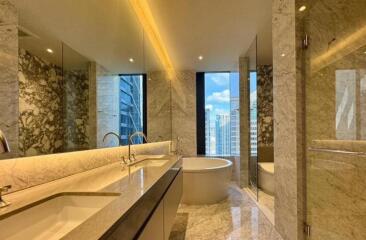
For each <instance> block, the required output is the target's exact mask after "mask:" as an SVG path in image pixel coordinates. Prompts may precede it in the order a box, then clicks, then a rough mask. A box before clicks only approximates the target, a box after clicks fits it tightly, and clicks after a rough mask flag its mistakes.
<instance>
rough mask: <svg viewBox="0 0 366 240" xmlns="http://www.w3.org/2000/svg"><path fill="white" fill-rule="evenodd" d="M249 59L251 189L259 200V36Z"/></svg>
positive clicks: (251, 49) (249, 51)
mask: <svg viewBox="0 0 366 240" xmlns="http://www.w3.org/2000/svg"><path fill="white" fill-rule="evenodd" d="M246 57H247V59H248V61H249V62H248V69H249V71H248V80H249V81H248V85H249V86H248V90H249V109H248V120H249V121H248V122H249V126H248V127H249V136H248V137H249V146H248V147H249V164H248V167H249V189H250V190H251V191H252V192H253V193H254V195H255V197H256V199H257V200H258V149H257V142H258V126H257V125H258V121H257V118H258V114H257V38H255V39H254V41H253V42H252V44H251V46H250V47H249V49H248V52H247V53H246Z"/></svg>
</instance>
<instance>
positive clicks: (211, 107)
mask: <svg viewBox="0 0 366 240" xmlns="http://www.w3.org/2000/svg"><path fill="white" fill-rule="evenodd" d="M205 109H208V110H210V111H212V109H213V105H212V104H207V105H206V107H205Z"/></svg>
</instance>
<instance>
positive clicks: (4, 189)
mask: <svg viewBox="0 0 366 240" xmlns="http://www.w3.org/2000/svg"><path fill="white" fill-rule="evenodd" d="M10 188H11V185H7V186H3V187H0V208H3V207H6V206H9V205H10V203H9V202H6V201H5V200H3V192H7V191H9V189H10Z"/></svg>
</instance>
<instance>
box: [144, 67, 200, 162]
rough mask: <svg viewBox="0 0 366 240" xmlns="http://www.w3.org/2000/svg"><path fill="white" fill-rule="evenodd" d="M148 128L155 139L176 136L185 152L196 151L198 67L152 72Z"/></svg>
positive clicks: (148, 100)
mask: <svg viewBox="0 0 366 240" xmlns="http://www.w3.org/2000/svg"><path fill="white" fill-rule="evenodd" d="M147 111H148V114H147V122H148V123H149V127H148V128H147V131H148V134H147V135H148V137H149V139H150V140H151V141H161V140H170V139H173V140H174V141H175V140H176V138H177V137H179V138H180V139H181V140H180V151H181V154H183V155H196V154H197V144H196V75H195V72H194V71H188V70H186V71H183V70H182V71H174V74H170V75H169V74H167V72H165V71H154V72H149V73H148V82H147Z"/></svg>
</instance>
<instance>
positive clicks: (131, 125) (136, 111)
mask: <svg viewBox="0 0 366 240" xmlns="http://www.w3.org/2000/svg"><path fill="white" fill-rule="evenodd" d="M142 96H143V94H142V75H121V76H120V94H119V101H120V104H119V106H120V109H119V110H120V136H121V142H122V145H127V144H128V136H129V134H132V133H134V132H136V131H143V118H142ZM133 141H134V143H142V142H143V139H142V137H136V138H134V139H133Z"/></svg>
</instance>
